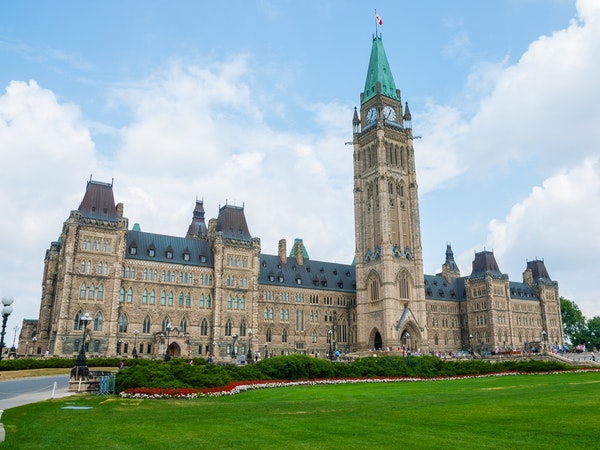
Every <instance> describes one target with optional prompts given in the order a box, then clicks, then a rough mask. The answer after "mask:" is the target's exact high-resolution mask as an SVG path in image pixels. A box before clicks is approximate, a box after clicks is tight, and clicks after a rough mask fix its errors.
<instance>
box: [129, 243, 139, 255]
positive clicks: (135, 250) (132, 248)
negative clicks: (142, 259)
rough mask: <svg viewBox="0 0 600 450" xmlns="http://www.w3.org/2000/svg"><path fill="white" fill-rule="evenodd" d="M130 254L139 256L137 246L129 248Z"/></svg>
mask: <svg viewBox="0 0 600 450" xmlns="http://www.w3.org/2000/svg"><path fill="white" fill-rule="evenodd" d="M129 254H130V255H137V247H136V246H135V245H132V246H131V247H129Z"/></svg>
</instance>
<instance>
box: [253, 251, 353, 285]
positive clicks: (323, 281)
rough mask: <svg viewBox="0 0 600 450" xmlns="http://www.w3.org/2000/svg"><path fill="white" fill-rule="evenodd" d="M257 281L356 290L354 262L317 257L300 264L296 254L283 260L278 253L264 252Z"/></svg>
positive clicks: (269, 283) (271, 283)
mask: <svg viewBox="0 0 600 450" xmlns="http://www.w3.org/2000/svg"><path fill="white" fill-rule="evenodd" d="M298 280H300V282H298ZM258 283H259V284H263V285H273V286H286V287H294V288H306V289H321V290H324V291H339V292H346V293H354V292H356V271H355V268H354V266H352V265H348V264H337V263H330V262H323V261H314V260H304V264H302V265H299V264H297V263H296V259H295V258H288V259H287V262H286V263H285V264H283V263H282V262H281V259H279V256H277V255H265V254H261V255H260V271H259V276H258Z"/></svg>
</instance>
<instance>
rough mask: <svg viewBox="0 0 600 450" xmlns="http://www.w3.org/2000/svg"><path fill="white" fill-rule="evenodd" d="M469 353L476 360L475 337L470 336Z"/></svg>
mask: <svg viewBox="0 0 600 450" xmlns="http://www.w3.org/2000/svg"><path fill="white" fill-rule="evenodd" d="M469 353H470V354H471V356H472V357H473V358H475V355H474V354H473V335H472V334H469Z"/></svg>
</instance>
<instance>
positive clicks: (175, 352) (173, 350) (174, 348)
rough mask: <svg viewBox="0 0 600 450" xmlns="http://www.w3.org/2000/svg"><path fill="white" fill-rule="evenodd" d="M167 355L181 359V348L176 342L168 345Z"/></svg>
mask: <svg viewBox="0 0 600 450" xmlns="http://www.w3.org/2000/svg"><path fill="white" fill-rule="evenodd" d="M169 353H170V354H171V357H173V358H179V357H181V347H180V346H179V344H178V343H177V342H171V344H170V345H169Z"/></svg>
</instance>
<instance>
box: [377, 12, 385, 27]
mask: <svg viewBox="0 0 600 450" xmlns="http://www.w3.org/2000/svg"><path fill="white" fill-rule="evenodd" d="M375 20H376V21H377V23H378V24H379V25H383V20H381V17H379V14H377V11H375Z"/></svg>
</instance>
